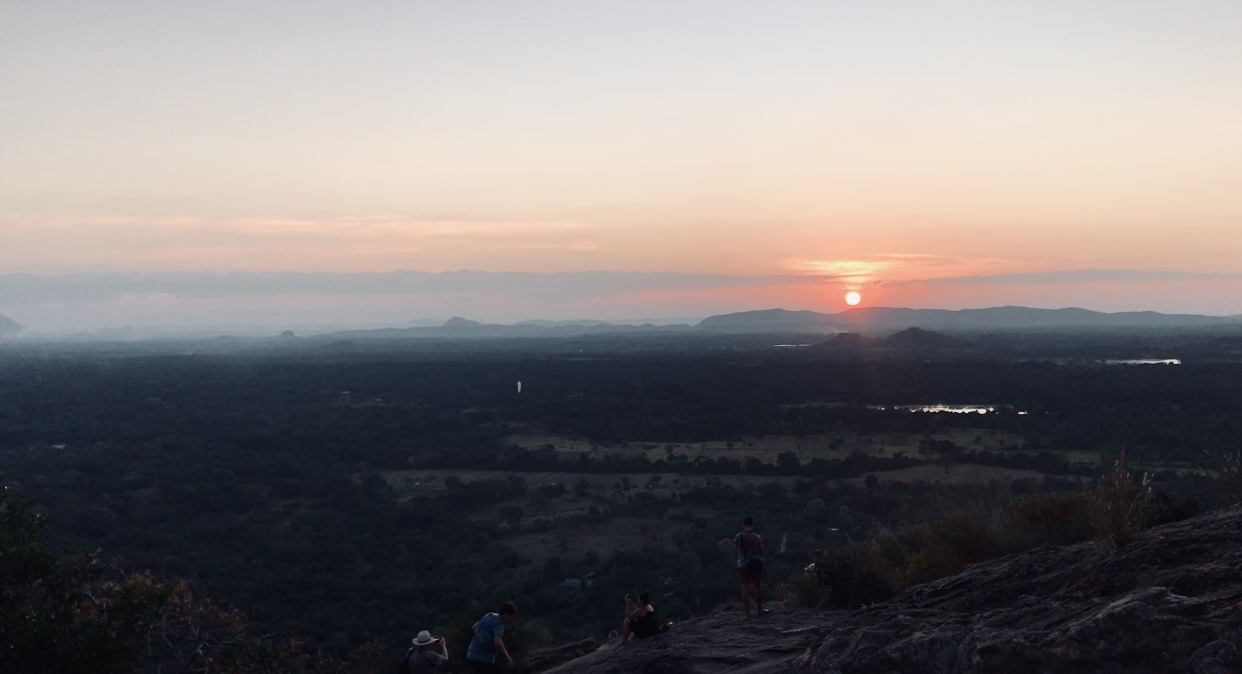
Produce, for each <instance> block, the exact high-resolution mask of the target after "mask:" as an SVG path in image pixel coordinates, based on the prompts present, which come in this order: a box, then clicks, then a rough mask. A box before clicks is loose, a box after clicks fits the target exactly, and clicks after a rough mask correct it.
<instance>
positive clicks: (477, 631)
mask: <svg viewBox="0 0 1242 674" xmlns="http://www.w3.org/2000/svg"><path fill="white" fill-rule="evenodd" d="M516 615H517V606H516V605H515V604H514V603H513V602H511V601H507V602H505V603H503V604H501V605H500V610H498V611H496V612H495V613H488V614H487V615H485V616H483V617H482V618H480V619H479V621H478V622H477V623H475V624H474V638H473V639H471V640H470V647H469V648H468V649H466V661H467V662H469V663H470V667H471V668H472V669H473V671H474V673H475V674H500V672H501V668H500V664H499V663H497V662H496V660H497V658H498V657H500V656H503V657H504V662H505V666H506V667H512V666H513V658H511V657H509V651H508V650H507V649H505V642H504V639H503V638H502V637H504V635H505V623H507V622H509V621H510V620H513V618H514V616H516Z"/></svg>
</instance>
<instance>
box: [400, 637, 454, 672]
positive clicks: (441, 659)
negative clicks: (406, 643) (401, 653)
mask: <svg viewBox="0 0 1242 674" xmlns="http://www.w3.org/2000/svg"><path fill="white" fill-rule="evenodd" d="M446 662H448V646H446V645H445V643H444V639H441V638H439V637H433V636H431V632H428V631H427V630H423V631H422V632H419V633H418V636H416V637H414V647H413V648H411V649H410V650H409V652H408V653H406V654H405V666H404V667H402V668H401V671H402V672H432V671H435V670H436V669H438V668H439V667H440V665H443V664H444V663H446Z"/></svg>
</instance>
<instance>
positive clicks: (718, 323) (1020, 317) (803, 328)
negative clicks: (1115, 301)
mask: <svg viewBox="0 0 1242 674" xmlns="http://www.w3.org/2000/svg"><path fill="white" fill-rule="evenodd" d="M1222 325H1242V316H1227V317H1220V316H1201V315H1196V314H1161V313H1156V312H1154V311H1131V312H1122V313H1113V314H1108V313H1102V312H1098V311H1088V310H1086V309H1030V308H1027V307H995V308H991V309H962V310H959V311H949V310H945V309H890V308H882V307H876V308H865V309H849V310H847V311H843V312H841V313H838V314H821V313H816V312H814V311H786V310H784V309H767V310H763V311H744V312H741V313H736V314H725V315H722V316H712V317H711V318H707V319H705V320H704V321H702V322H701V323H699V324H698V326H696V328H697V329H698V330H706V331H712V332H726V333H755V332H795V333H796V332H809V333H832V332H860V333H864V334H867V333H891V332H896V331H899V330H905V329H906V328H923V329H924V330H949V331H972V332H973V331H981V330H1037V329H1092V328H1094V329H1104V328H1204V327H1213V326H1222Z"/></svg>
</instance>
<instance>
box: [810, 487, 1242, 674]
mask: <svg viewBox="0 0 1242 674" xmlns="http://www.w3.org/2000/svg"><path fill="white" fill-rule="evenodd" d="M1240 600H1242V510H1239V509H1236V508H1234V509H1229V510H1222V511H1217V512H1213V513H1209V514H1207V515H1203V516H1200V517H1197V518H1194V519H1190V520H1186V521H1184V522H1178V523H1175V524H1170V525H1167V526H1164V527H1160V528H1157V529H1153V530H1151V531H1149V532H1147V533H1145V534H1144V535H1143V536H1141V537H1140V538H1139V539H1138V540H1136V541H1134V542H1133V543H1131V544H1130V545H1128V546H1126V547H1124V548H1122V549H1120V550H1112V549H1109V548H1108V547H1106V546H1104V545H1103V544H1101V543H1081V544H1078V545H1072V546H1067V547H1064V548H1052V547H1045V548H1040V549H1037V550H1032V551H1030V552H1026V553H1023V554H1019V555H1014V556H1011V557H1006V558H1004V559H999V560H995V561H993V562H988V563H984V564H979V565H976V566H974V567H971V568H969V569H967V570H966V571H964V572H963V573H960V574H958V575H956V576H953V577H951V578H945V579H942V580H939V581H935V582H932V583H928V584H926V585H921V586H919V587H916V588H912V589H910V590H908V591H906V592H905V593H903V594H900V595H898V596H897V597H894V598H893V599H892V600H890V601H888V602H885V603H884V604H880V605H877V606H874V607H871V608H870V609H867V610H862V611H856V612H853V613H851V614H849V615H848V616H846V617H844V618H843V619H842V620H841V621H840V622H838V623H836V625H835V626H834V627H833V628H832V629H831V630H829V632H828V634H827V636H826V638H825V639H824V642H823V643H822V645H820V647H819V648H818V649H817V650H816V651H815V655H814V656H813V657H812V659H811V663H810V670H811V671H814V672H825V673H832V674H837V673H840V674H847V673H852V672H868V673H869V674H882V673H890V672H891V673H898V672H910V673H914V672H918V673H919V674H933V673H944V674H950V673H954V674H956V673H960V672H1010V673H1020V672H1058V673H1065V674H1073V673H1076V672H1082V673H1084V674H1085V673H1086V672H1092V673H1109V672H1117V673H1118V674H1120V673H1122V672H1126V673H1129V672H1187V673H1190V672H1194V673H1204V674H1206V673H1209V672H1211V673H1216V672H1220V673H1221V674H1224V673H1225V672H1238V671H1242V658H1240V657H1239V646H1240V637H1242V610H1240V609H1239V607H1238V604H1239V601H1240Z"/></svg>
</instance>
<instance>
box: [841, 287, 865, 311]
mask: <svg viewBox="0 0 1242 674" xmlns="http://www.w3.org/2000/svg"><path fill="white" fill-rule="evenodd" d="M861 301H862V295H859V294H858V293H857V292H855V291H853V290H851V291H849V292H848V293H845V303H846V304H848V305H850V306H851V307H856V306H858V303H859V302H861Z"/></svg>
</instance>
